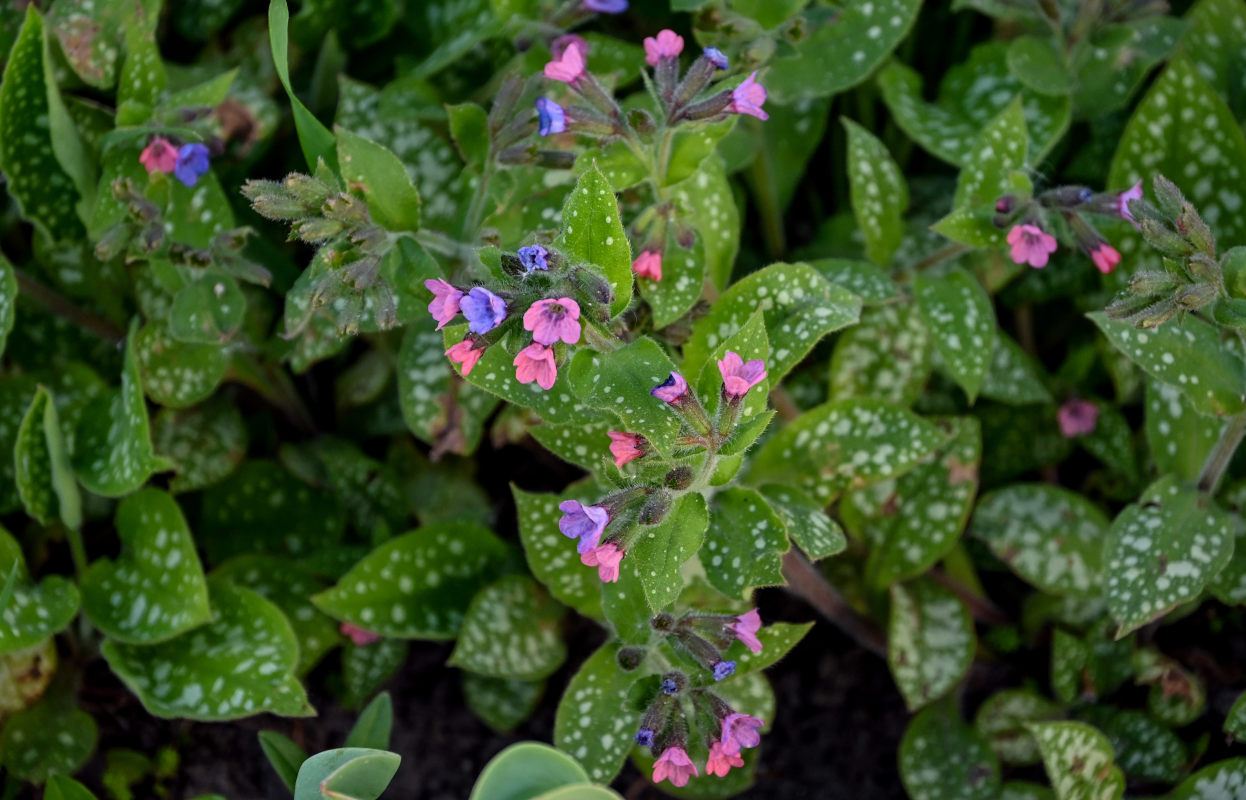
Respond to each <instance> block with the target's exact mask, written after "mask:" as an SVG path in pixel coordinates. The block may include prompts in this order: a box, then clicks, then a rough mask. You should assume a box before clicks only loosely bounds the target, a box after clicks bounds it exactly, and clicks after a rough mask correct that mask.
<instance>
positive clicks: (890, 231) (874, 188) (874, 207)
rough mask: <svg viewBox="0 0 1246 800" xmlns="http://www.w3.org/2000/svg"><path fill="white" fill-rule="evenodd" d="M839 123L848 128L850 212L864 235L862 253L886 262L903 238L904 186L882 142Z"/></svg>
mask: <svg viewBox="0 0 1246 800" xmlns="http://www.w3.org/2000/svg"><path fill="white" fill-rule="evenodd" d="M843 123H844V128H845V129H846V130H847V131H848V184H849V189H850V194H851V197H852V211H853V213H854V214H855V215H856V217H857V227H858V228H860V229H861V235H862V236H863V237H864V238H865V254H866V256H867V257H869V259H870V261H873V262H874V263H875V264H882V265H886V264H888V263H890V261H891V256H892V255H893V254H894V253H895V251H896V248H897V247H899V246H900V242H901V241H902V240H903V239H904V211H905V209H907V208H908V204H909V190H908V185H907V184H906V183H905V181H904V176H903V175H901V174H900V168H899V167H898V166H897V165H896V162H895V160H894V159H893V158H892V157H891V153H889V152H888V151H887V147H886V145H884V144H883V143H882V142H881V141H879V140H878V138H877V137H875V136H874V134H872V133H870V132H869V131H867V130H866V129H865V128H863V127H861V126H860V125H858V124H856V123H855V122H853V121H852V120H850V119H847V118H845V119H844V120H843Z"/></svg>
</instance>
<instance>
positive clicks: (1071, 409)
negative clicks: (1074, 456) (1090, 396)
mask: <svg viewBox="0 0 1246 800" xmlns="http://www.w3.org/2000/svg"><path fill="white" fill-rule="evenodd" d="M1056 419H1057V421H1059V423H1060V435H1061V436H1063V437H1064V438H1066V439H1072V438H1074V437H1076V436H1085V435H1087V434H1089V433H1094V430H1095V426H1096V425H1097V424H1098V422H1099V407H1098V406H1097V405H1095V404H1094V403H1092V402H1090V401H1089V400H1082V399H1081V398H1079V397H1074V398H1073V399H1071V400H1069V401H1068V402H1066V403H1065V404H1064V405H1062V406H1060V410H1059V411H1058V412H1056Z"/></svg>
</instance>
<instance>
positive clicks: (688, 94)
mask: <svg viewBox="0 0 1246 800" xmlns="http://www.w3.org/2000/svg"><path fill="white" fill-rule="evenodd" d="M715 52H716V53H717V51H715ZM719 55H721V54H719ZM717 69H718V67H717V66H715V65H714V61H713V60H712V59H711V58H710V56H709V55H706V54H702V55H701V56H699V57H698V58H697V60H696V61H693V62H692V66H691V67H689V68H688V71H687V72H686V73H685V74H684V79H683V80H682V81H680V83H679V86H677V87H675V94H674V97H673V98H672V100H671V102H672V106H673V108H680V107H682V106H685V105H687V104H688V103H690V102H692V100H693V98H695V97H696V96H697V95H698V94H700V93H701V90H702V89H704V88H705V87H706V86H708V85H709V82H710V78H712V77H714V71H715V70H717Z"/></svg>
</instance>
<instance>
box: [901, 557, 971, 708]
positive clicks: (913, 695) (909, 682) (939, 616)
mask: <svg viewBox="0 0 1246 800" xmlns="http://www.w3.org/2000/svg"><path fill="white" fill-rule="evenodd" d="M975 646H976V637H975V636H974V631H973V619H972V618H971V617H970V616H969V609H967V608H965V605H964V603H962V602H961V601H960V599H959V598H958V597H957V596H956V595H954V594H952V593H951V592H950V591H948V590H947V589H944V588H943V587H942V586H940V585H938V584H937V583H935V582H934V581H932V580H928V579H924V578H923V579H919V580H917V581H914V582H912V583H897V584H896V585H894V586H892V587H891V621H890V624H889V625H888V626H887V664H888V665H889V666H890V667H891V674H892V676H893V677H894V678H895V679H896V685H897V686H899V687H900V693H901V694H903V695H904V702H905V703H907V704H908V707H909V709H910V710H914V711H915V710H917V709H919V708H922V707H923V706H925V705H927V704H929V703H930V702H931V701H933V700H937V699H938V698H940V697H942V696H943V695H945V694H947V693H948V692H950V691H951V690H952V689H953V688H954V687H955V686H956V684H957V683H959V682H960V679H961V678H962V677H964V675H965V673H966V672H967V671H968V670H969V665H970V664H971V663H972V662H973V653H974V648H975Z"/></svg>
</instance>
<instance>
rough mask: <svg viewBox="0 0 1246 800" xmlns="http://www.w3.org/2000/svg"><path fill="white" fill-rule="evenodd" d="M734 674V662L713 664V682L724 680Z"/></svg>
mask: <svg viewBox="0 0 1246 800" xmlns="http://www.w3.org/2000/svg"><path fill="white" fill-rule="evenodd" d="M734 674H735V662H734V661H717V662H715V663H714V680H716V681H721V680H726V679H727V678H729V677H731V676H732V675H734Z"/></svg>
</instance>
